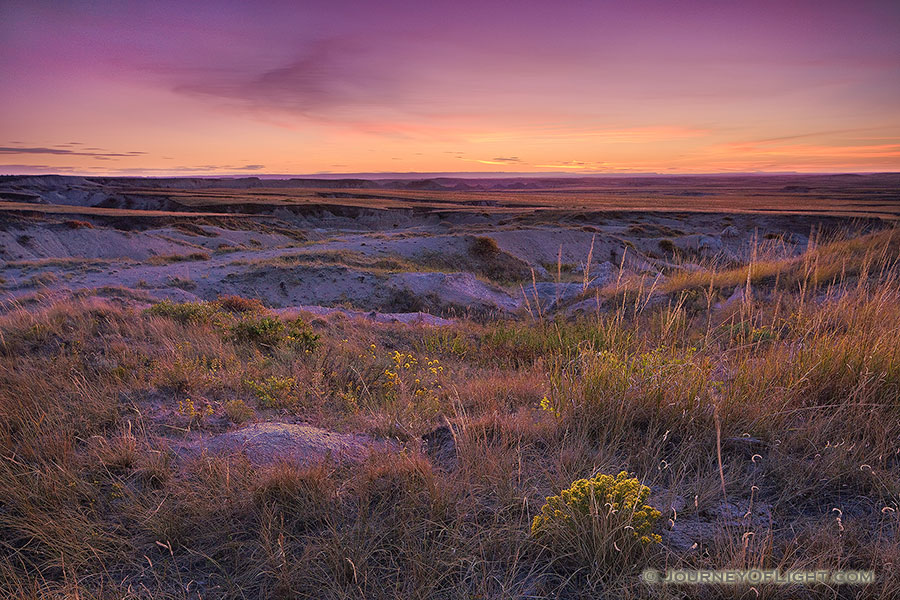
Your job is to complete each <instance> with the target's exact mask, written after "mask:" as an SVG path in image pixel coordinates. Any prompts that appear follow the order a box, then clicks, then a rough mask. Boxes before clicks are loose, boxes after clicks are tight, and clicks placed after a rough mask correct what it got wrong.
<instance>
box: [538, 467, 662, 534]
mask: <svg viewBox="0 0 900 600" xmlns="http://www.w3.org/2000/svg"><path fill="white" fill-rule="evenodd" d="M649 496H650V488H648V487H647V486H645V485H641V482H640V481H638V480H637V479H636V478H634V477H629V476H628V473H627V472H625V471H622V472H621V473H619V474H618V475H616V476H615V477H613V476H612V475H603V474H599V475H595V476H594V477H592V478H590V479H579V480H578V481H575V482H574V483H573V484H572V486H571V487H569V489H566V490H563V491H561V492H560V493H559V495H558V496H550V497H548V498H547V503H546V504H544V506H543V507H542V508H541V513H540V514H539V515H537V516H536V517H535V518H534V521H532V523H531V533H532V534H533V535H535V536H541V535H543V534H546V533H552V532H559V531H560V530H569V531H572V530H574V531H581V530H584V531H596V530H597V528H596V527H595V526H594V525H596V524H597V523H600V524H602V525H603V527H601V528H600V529H602V531H603V532H604V536H605V537H607V538H608V540H609V542H611V543H613V544H616V543H617V542H619V541H629V540H637V541H639V542H640V543H641V544H651V543H659V542H660V541H661V538H660V536H659V535H657V534H655V533H652V529H653V526H654V524H656V521H657V519H659V517H660V512H659V511H658V510H656V509H655V508H653V507H652V506H648V505H647V504H645V502H646V500H647V498H648V497H649Z"/></svg>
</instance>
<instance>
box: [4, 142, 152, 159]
mask: <svg viewBox="0 0 900 600" xmlns="http://www.w3.org/2000/svg"><path fill="white" fill-rule="evenodd" d="M75 144H77V142H70V144H69V145H75ZM78 145H80V144H78ZM60 146H62V144H61V145H60ZM60 146H53V147H51V148H45V147H41V146H0V154H17V155H27V154H45V155H62V156H92V157H94V158H97V159H110V158H131V157H135V156H143V155H145V154H146V152H139V151H133V152H107V151H105V150H102V149H100V148H85V149H83V150H72V149H69V148H62V147H60Z"/></svg>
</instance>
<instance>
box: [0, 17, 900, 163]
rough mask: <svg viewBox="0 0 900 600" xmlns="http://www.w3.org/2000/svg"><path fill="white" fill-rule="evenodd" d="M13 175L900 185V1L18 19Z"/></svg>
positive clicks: (5, 73)
mask: <svg viewBox="0 0 900 600" xmlns="http://www.w3.org/2000/svg"><path fill="white" fill-rule="evenodd" d="M0 52H2V61H0V93H2V97H3V105H4V108H3V111H2V113H0V172H10V173H16V172H60V173H66V172H79V173H110V174H132V173H140V174H162V173H174V174H181V173H183V174H189V173H260V172H277V173H314V172H326V171H330V172H340V171H367V172H377V171H478V170H483V171H499V170H502V171H522V172H528V171H541V172H547V171H557V172H648V171H656V172H729V171H783V170H799V171H876V170H878V171H883V170H900V2H785V1H781V2H747V1H744V2H730V1H722V0H720V1H718V2H687V1H685V2H641V1H627V2H626V1H621V2H565V3H563V4H562V5H553V4H551V3H549V2H542V3H537V2H521V1H520V2H490V1H480V2H460V1H456V2H452V3H451V2H446V3H445V2H437V3H428V2H421V1H420V2H377V3H374V2H372V3H363V2H341V1H330V2H317V1H304V2H252V3H250V2H202V1H193V2H183V1H182V2H128V1H120V2H80V1H77V0H76V1H69V2H59V1H55V2H49V1H47V2H42V1H40V0H29V1H18V0H0Z"/></svg>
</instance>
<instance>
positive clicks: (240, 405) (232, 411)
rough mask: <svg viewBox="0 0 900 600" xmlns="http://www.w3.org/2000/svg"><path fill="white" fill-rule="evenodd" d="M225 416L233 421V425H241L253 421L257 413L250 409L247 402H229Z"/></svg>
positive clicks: (226, 404)
mask: <svg viewBox="0 0 900 600" xmlns="http://www.w3.org/2000/svg"><path fill="white" fill-rule="evenodd" d="M225 415H227V416H228V418H229V419H231V422H232V423H235V424H237V425H240V424H241V423H244V422H246V421H249V420H250V419H252V418H253V417H254V416H255V415H256V413H254V412H253V409H252V408H250V407H249V406H248V405H247V403H246V402H244V401H243V400H241V399H237V400H229V401H228V402H226V403H225Z"/></svg>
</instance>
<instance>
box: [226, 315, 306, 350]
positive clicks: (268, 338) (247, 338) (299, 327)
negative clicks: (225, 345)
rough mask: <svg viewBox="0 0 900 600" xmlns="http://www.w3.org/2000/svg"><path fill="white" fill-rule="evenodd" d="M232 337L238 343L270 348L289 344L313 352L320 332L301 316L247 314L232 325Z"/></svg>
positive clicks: (296, 348) (294, 347) (297, 348)
mask: <svg viewBox="0 0 900 600" xmlns="http://www.w3.org/2000/svg"><path fill="white" fill-rule="evenodd" d="M230 337H231V339H232V341H234V342H237V343H249V344H253V345H256V346H259V347H261V348H268V349H275V348H277V347H279V346H282V345H287V346H290V347H291V348H293V349H295V350H299V351H302V352H312V351H313V350H315V349H316V347H317V346H318V343H319V336H318V334H316V333H313V331H312V328H311V327H310V326H309V325H308V324H306V322H305V321H303V319H300V318H297V319H292V320H290V321H282V320H280V319H278V318H275V317H254V316H249V315H245V316H244V318H242V319H241V320H240V321H238V322H237V323H235V324H234V325H232V326H231V329H230Z"/></svg>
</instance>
